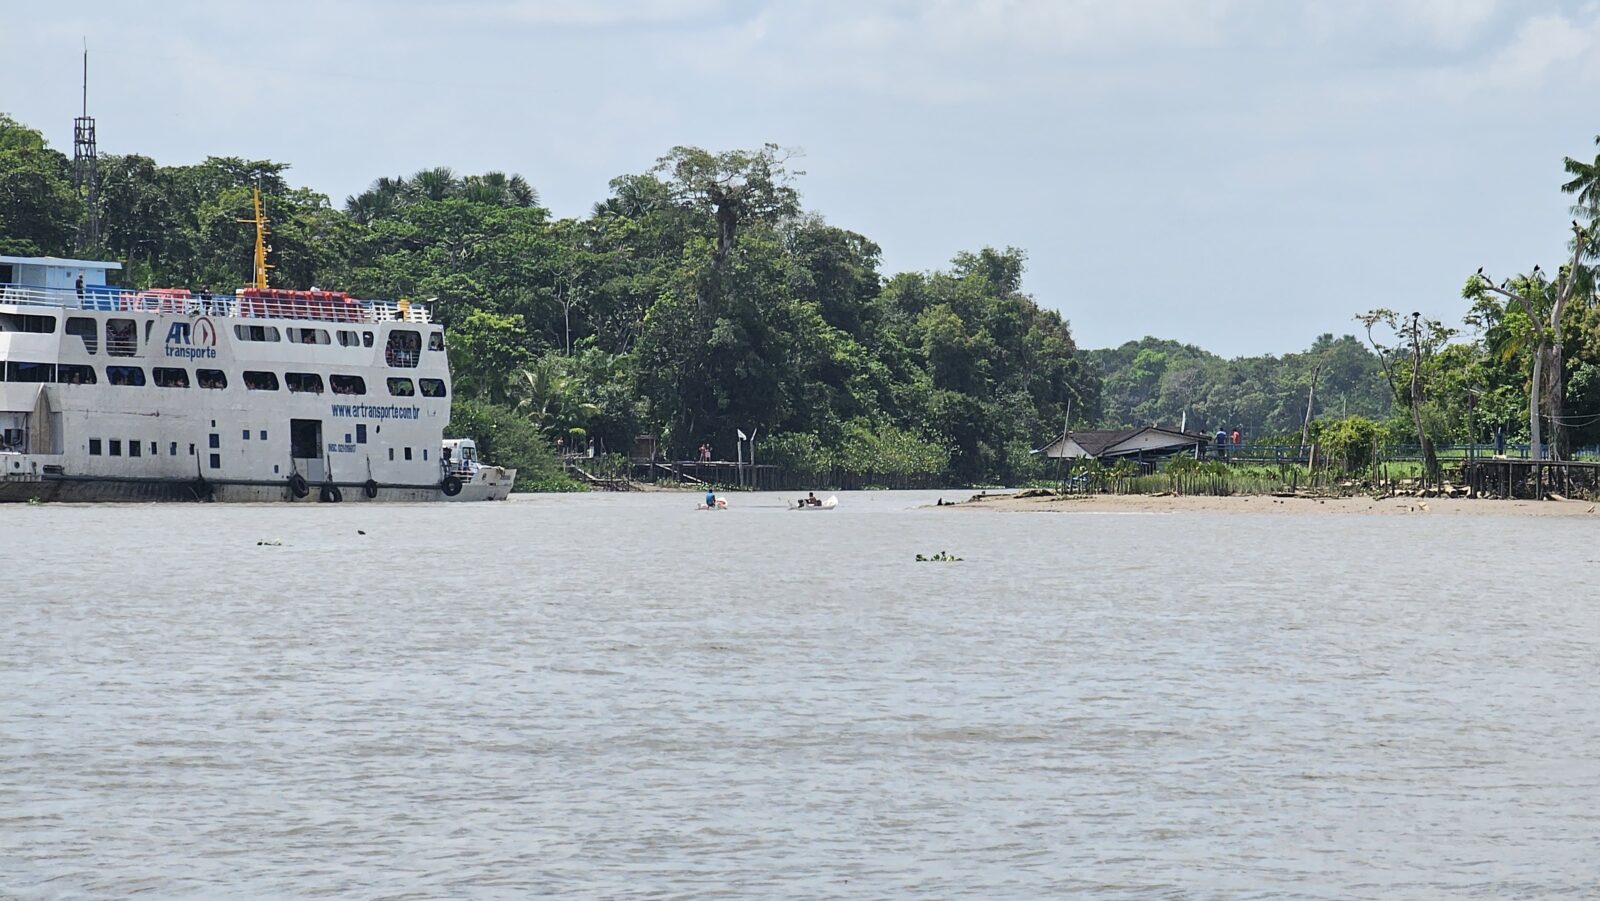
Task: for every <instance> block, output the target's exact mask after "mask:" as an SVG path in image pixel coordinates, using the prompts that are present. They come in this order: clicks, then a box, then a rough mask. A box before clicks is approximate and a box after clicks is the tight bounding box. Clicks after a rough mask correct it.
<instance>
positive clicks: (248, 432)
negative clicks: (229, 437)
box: [244, 429, 250, 441]
mask: <svg viewBox="0 0 1600 901" xmlns="http://www.w3.org/2000/svg"><path fill="white" fill-rule="evenodd" d="M244 440H246V441H249V440H250V430H249V429H245V430H244Z"/></svg>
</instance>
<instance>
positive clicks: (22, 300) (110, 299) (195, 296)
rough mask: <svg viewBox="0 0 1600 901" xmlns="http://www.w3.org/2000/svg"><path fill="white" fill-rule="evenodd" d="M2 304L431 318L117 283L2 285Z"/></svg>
mask: <svg viewBox="0 0 1600 901" xmlns="http://www.w3.org/2000/svg"><path fill="white" fill-rule="evenodd" d="M0 304H15V305H17V306H38V307H55V308H58V309H61V308H65V309H81V310H98V311H101V312H130V313H166V314H173V315H188V316H201V315H203V316H223V317H233V318H240V319H310V320H315V321H318V322H415V323H419V324H427V323H429V322H432V321H433V320H432V319H431V318H430V317H429V315H428V307H427V305H425V304H419V303H410V302H401V301H389V300H362V301H359V302H357V303H352V304H350V305H349V306H347V307H346V306H343V305H341V306H334V305H332V304H328V303H325V302H318V301H290V300H284V301H281V302H277V301H274V302H272V303H264V302H263V301H262V300H261V299H259V298H242V297H238V296H234V295H228V294H207V293H204V292H201V293H195V292H192V291H188V290H185V289H182V288H152V289H147V290H144V291H136V290H134V289H132V288H119V287H116V286H114V285H84V286H83V289H82V290H81V291H80V290H79V289H77V288H75V287H74V288H49V287H45V286H43V285H22V284H10V283H0Z"/></svg>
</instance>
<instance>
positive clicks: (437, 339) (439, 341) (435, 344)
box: [428, 332, 444, 350]
mask: <svg viewBox="0 0 1600 901" xmlns="http://www.w3.org/2000/svg"><path fill="white" fill-rule="evenodd" d="M428 349H429V350H444V332H432V333H430V334H429V335H428Z"/></svg>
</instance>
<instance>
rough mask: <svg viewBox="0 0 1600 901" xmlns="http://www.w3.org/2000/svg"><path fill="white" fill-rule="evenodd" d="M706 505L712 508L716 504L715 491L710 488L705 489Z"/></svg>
mask: <svg viewBox="0 0 1600 901" xmlns="http://www.w3.org/2000/svg"><path fill="white" fill-rule="evenodd" d="M706 506H707V507H712V508H714V507H716V506H717V493H716V492H715V491H712V490H711V489H710V488H707V489H706Z"/></svg>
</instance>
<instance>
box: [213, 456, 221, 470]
mask: <svg viewBox="0 0 1600 901" xmlns="http://www.w3.org/2000/svg"><path fill="white" fill-rule="evenodd" d="M211 468H212V469H221V468H222V455H221V454H212V455H211Z"/></svg>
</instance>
